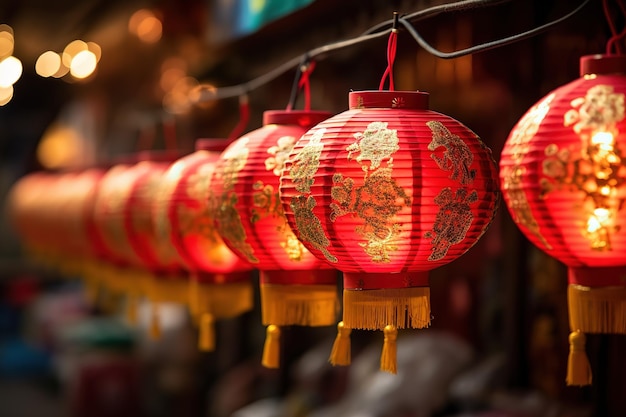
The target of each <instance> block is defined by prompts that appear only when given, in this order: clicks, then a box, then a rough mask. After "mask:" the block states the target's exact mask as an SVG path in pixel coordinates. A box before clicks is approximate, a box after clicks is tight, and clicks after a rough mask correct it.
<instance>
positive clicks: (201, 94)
mask: <svg viewBox="0 0 626 417" xmlns="http://www.w3.org/2000/svg"><path fill="white" fill-rule="evenodd" d="M508 1H510V0H461V1H457V2H453V3H446V4H441V5H438V6H433V7H429V8H427V9H424V10H420V11H417V12H414V13H411V14H408V15H405V16H402V17H400V18H399V23H401V24H402V26H404V28H405V29H406V30H407V31H408V32H409V33H410V34H411V36H412V37H413V39H415V41H416V42H417V43H418V44H419V45H420V46H421V47H422V48H424V49H425V50H426V51H427V52H429V53H431V54H432V55H434V56H436V57H439V58H444V59H452V58H458V57H461V56H465V55H468V54H472V53H476V52H482V51H486V50H489V49H493V48H496V47H499V46H503V45H508V44H511V43H513V42H517V41H521V40H524V39H527V38H529V37H531V36H534V35H536V34H538V33H540V32H543V31H545V30H547V29H549V28H550V27H552V26H555V25H557V24H559V23H561V22H563V21H564V20H567V19H569V18H570V17H572V16H573V15H575V14H576V13H578V12H579V11H580V10H581V9H582V8H583V7H585V6H586V5H587V3H589V2H590V0H583V2H582V3H581V4H580V5H579V6H578V7H576V8H575V9H574V10H573V11H571V12H570V13H568V14H567V15H565V16H562V17H560V18H558V19H556V20H553V21H551V22H548V23H546V24H543V25H541V26H539V27H537V28H534V29H531V30H529V31H526V32H523V33H520V34H516V35H512V36H509V37H506V38H503V39H498V40H495V41H491V42H487V43H483V44H480V45H475V46H472V47H470V48H467V49H462V50H460V51H453V52H441V51H439V50H438V49H436V48H434V47H433V46H431V45H430V44H429V43H428V42H426V40H424V38H423V37H422V36H421V35H420V34H419V32H418V31H417V30H416V29H415V28H414V27H413V25H412V24H411V22H410V21H419V20H423V19H427V18H430V17H433V16H436V15H438V14H441V13H449V12H455V11H461V10H469V9H475V8H479V7H486V6H493V5H496V4H500V3H505V2H508ZM393 22H394V19H389V20H386V21H384V22H381V23H378V24H377V25H375V26H372V27H371V28H369V29H368V30H366V31H365V32H363V34H362V35H360V36H358V37H356V38H352V39H347V40H344V41H339V42H335V43H331V44H328V45H323V46H320V47H317V48H315V49H312V50H310V51H308V52H306V53H304V54H302V55H299V56H297V57H294V58H292V59H290V60H289V61H287V62H285V63H284V64H282V65H280V66H278V67H276V68H274V69H273V70H271V71H270V72H268V73H265V74H263V75H261V76H259V77H257V78H254V79H252V80H250V81H248V82H245V83H242V84H238V85H234V86H230V87H219V88H217V89H216V88H215V87H213V86H211V87H210V88H209V87H203V86H200V87H198V88H197V89H196V90H195V91H194V93H195V96H196V101H197V102H205V101H212V100H219V99H224V98H229V97H237V96H240V95H243V94H246V93H248V92H249V91H251V90H255V89H257V88H259V87H261V86H263V85H265V84H267V83H269V82H271V81H273V80H274V79H276V78H278V77H279V76H281V75H282V74H284V73H285V72H287V71H289V70H291V69H293V68H296V67H298V66H299V65H301V63H302V62H304V61H305V60H307V59H313V58H319V57H323V56H324V55H325V54H327V53H328V52H332V51H336V50H338V49H343V48H347V47H349V46H353V45H356V44H359V43H362V42H367V41H370V40H372V39H377V38H380V37H383V36H387V35H388V34H389V33H390V32H391V27H392V25H393ZM296 78H298V75H296ZM290 102H291V101H290Z"/></svg>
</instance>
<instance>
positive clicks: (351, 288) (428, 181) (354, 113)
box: [280, 91, 499, 373]
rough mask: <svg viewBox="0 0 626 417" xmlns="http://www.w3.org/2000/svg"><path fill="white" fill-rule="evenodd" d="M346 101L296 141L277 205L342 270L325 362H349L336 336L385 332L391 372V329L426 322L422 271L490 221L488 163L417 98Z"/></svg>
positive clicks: (494, 198)
mask: <svg viewBox="0 0 626 417" xmlns="http://www.w3.org/2000/svg"><path fill="white" fill-rule="evenodd" d="M349 101H350V110H347V111H345V112H343V113H341V114H338V115H336V116H334V117H332V118H330V119H328V120H326V121H324V122H321V123H319V124H318V125H317V126H315V127H314V128H312V129H311V130H309V131H308V132H307V133H306V134H304V135H303V136H302V137H301V139H300V140H299V141H298V142H297V143H296V145H295V146H294V148H293V150H292V152H291V155H290V156H289V159H288V162H287V164H286V165H285V170H284V172H283V175H282V177H281V187H280V191H281V200H282V202H283V207H284V210H285V213H286V216H287V219H288V221H289V224H290V225H291V226H292V228H293V229H294V230H296V233H297V236H298V237H299V239H300V240H301V241H302V243H304V245H305V246H306V247H307V248H308V249H309V250H310V251H311V252H312V253H314V254H315V255H316V256H318V257H320V258H322V259H324V260H326V262H327V263H328V264H329V265H332V266H334V267H336V268H337V269H339V270H340V271H342V272H343V273H344V293H343V328H341V327H340V334H339V335H338V338H337V341H336V345H335V347H334V349H333V353H332V355H331V363H333V364H337V365H346V364H348V363H349V361H350V359H349V345H348V346H347V347H346V346H344V347H343V348H341V347H339V345H341V344H342V342H341V340H342V339H347V338H345V337H343V336H342V334H344V333H345V332H346V330H348V331H349V329H371V330H384V331H385V344H384V345H383V354H382V356H381V370H385V371H388V372H392V373H395V372H396V360H395V338H396V332H397V330H396V329H397V328H405V327H413V328H422V327H426V326H428V325H429V323H430V301H429V288H428V271H429V270H431V269H434V268H436V267H439V266H442V265H444V264H447V263H448V262H450V261H452V260H454V259H456V258H458V257H459V256H461V255H462V254H464V253H465V252H466V251H467V250H468V249H469V248H471V247H472V246H473V245H474V244H475V243H476V242H477V241H478V239H479V238H480V237H481V236H482V234H483V233H484V232H485V230H486V229H487V227H488V226H489V224H490V223H491V220H492V219H493V217H494V214H495V210H496V206H497V202H498V196H499V188H498V180H497V173H496V166H495V162H494V161H493V158H492V156H491V151H490V150H489V148H487V147H486V146H485V145H484V144H483V143H482V142H481V141H480V139H479V138H478V137H477V136H476V135H475V134H474V133H473V132H472V131H470V130H469V129H468V128H467V127H465V126H464V125H462V124H461V123H460V122H458V121H456V120H454V119H452V118H451V117H448V116H445V115H443V114H440V113H436V112H434V111H430V110H428V94H427V93H423V92H407V91H359V92H351V93H350V97H349ZM340 324H341V323H340ZM348 341H349V339H347V341H345V344H348ZM338 351H339V352H341V351H343V353H338Z"/></svg>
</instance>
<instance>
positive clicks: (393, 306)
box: [343, 287, 430, 330]
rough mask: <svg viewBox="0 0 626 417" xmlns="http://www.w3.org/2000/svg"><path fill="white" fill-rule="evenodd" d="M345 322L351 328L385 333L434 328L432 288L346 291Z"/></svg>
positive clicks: (344, 299)
mask: <svg viewBox="0 0 626 417" xmlns="http://www.w3.org/2000/svg"><path fill="white" fill-rule="evenodd" d="M343 321H344V323H345V324H346V326H348V327H349V328H351V329H367V330H382V329H384V327H385V326H386V325H388V324H389V323H393V324H394V326H395V327H397V328H398V329H405V328H414V329H421V328H423V327H428V326H429V325H430V288H429V287H412V288H386V289H379V290H362V291H355V290H345V289H344V291H343Z"/></svg>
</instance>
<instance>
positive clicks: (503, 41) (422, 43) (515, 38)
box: [400, 0, 591, 59]
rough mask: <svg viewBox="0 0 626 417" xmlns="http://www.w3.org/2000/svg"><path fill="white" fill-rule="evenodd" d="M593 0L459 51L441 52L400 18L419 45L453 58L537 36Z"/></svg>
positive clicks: (437, 55) (440, 56)
mask: <svg viewBox="0 0 626 417" xmlns="http://www.w3.org/2000/svg"><path fill="white" fill-rule="evenodd" d="M590 1H591V0H583V2H582V3H581V4H580V5H578V7H576V8H575V9H574V10H572V11H571V12H569V13H568V14H566V15H565V16H562V17H560V18H558V19H555V20H553V21H551V22H548V23H545V24H543V25H541V26H538V27H536V28H534V29H531V30H528V31H526V32H522V33H518V34H516V35H512V36H508V37H506V38H502V39H498V40H495V41H491V42H486V43H482V44H480V45H475V46H472V47H470V48H467V49H461V50H459V51H454V52H441V51H439V50H438V49H436V48H434V47H433V46H431V45H430V44H429V43H428V42H426V41H425V40H424V38H422V35H420V34H419V33H418V32H417V30H415V28H414V27H413V25H412V24H411V23H410V22H409V21H408V20H407V19H406V18H400V23H402V25H403V26H404V28H405V29H406V30H407V31H408V32H409V33H410V34H411V36H412V37H413V39H415V41H416V42H417V43H418V44H419V46H421V47H422V48H424V49H425V50H426V51H427V52H429V53H430V54H432V55H434V56H436V57H438V58H443V59H452V58H459V57H462V56H465V55H469V54H474V53H477V52H482V51H487V50H489V49H494V48H497V47H499V46H503V45H508V44H511V43H513V42H518V41H521V40H524V39H527V38H530V37H532V36H535V35H537V34H539V33H541V32H543V31H545V30H547V29H549V28H551V27H552V26H556V25H558V24H559V23H561V22H563V21H565V20H567V19H569V18H570V17H572V16H573V15H575V14H576V13H578V12H579V11H580V10H582V9H583V8H584V7H585V6H586V5H587V3H589V2H590Z"/></svg>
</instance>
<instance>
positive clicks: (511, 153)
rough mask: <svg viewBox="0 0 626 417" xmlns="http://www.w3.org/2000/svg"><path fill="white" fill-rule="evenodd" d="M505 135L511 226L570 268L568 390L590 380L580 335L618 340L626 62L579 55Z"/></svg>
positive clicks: (622, 306) (624, 296) (624, 227)
mask: <svg viewBox="0 0 626 417" xmlns="http://www.w3.org/2000/svg"><path fill="white" fill-rule="evenodd" d="M580 62H581V77H580V78H578V79H577V80H574V81H572V82H570V83H569V84H566V85H564V86H562V87H559V88H557V89H556V90H554V91H552V92H551V93H549V94H548V95H546V96H545V97H544V98H542V99H541V100H540V101H539V102H538V103H537V104H536V105H534V106H533V107H532V108H531V109H530V110H528V112H527V113H526V114H525V115H524V116H523V117H522V118H521V119H520V120H519V122H518V123H517V124H516V125H515V127H514V128H513V130H512V131H511V133H510V135H509V137H508V139H507V141H506V144H505V146H504V148H503V150H502V157H501V161H500V176H501V183H502V191H503V194H504V199H505V202H506V204H507V206H508V209H509V211H510V213H511V216H512V217H513V220H514V221H515V223H516V224H517V226H518V227H519V228H520V230H521V231H522V232H523V233H524V234H525V235H526V237H527V238H528V239H529V240H530V241H531V242H532V243H533V244H535V245H536V246H537V247H539V248H540V249H542V250H543V251H545V252H546V253H547V254H549V255H551V256H553V257H554V258H556V259H558V260H559V261H561V262H563V263H564V264H565V265H567V267H568V281H569V286H568V303H569V317H570V327H571V331H572V333H571V335H570V358H569V364H568V375H567V384H568V385H587V384H590V383H591V371H590V368H589V363H588V361H587V359H586V356H585V354H584V339H585V337H584V333H620V334H625V333H626V319H625V318H626V287H625V286H626V257H625V256H624V254H626V209H625V208H624V201H625V200H626V186H625V185H626V159H624V157H625V155H626V154H625V153H626V120H625V119H624V95H625V94H626V57H624V56H601V55H593V56H585V57H582V58H581V61H580Z"/></svg>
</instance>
